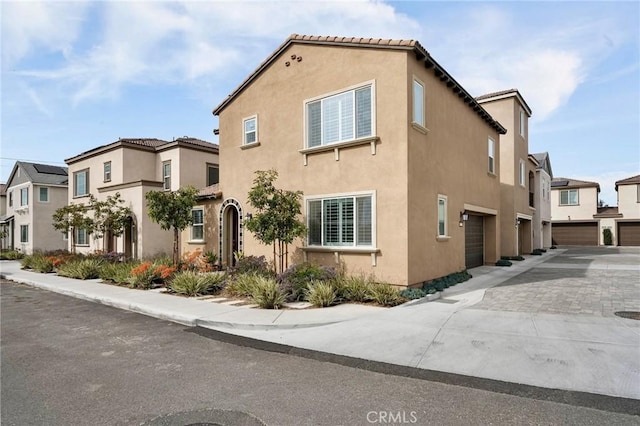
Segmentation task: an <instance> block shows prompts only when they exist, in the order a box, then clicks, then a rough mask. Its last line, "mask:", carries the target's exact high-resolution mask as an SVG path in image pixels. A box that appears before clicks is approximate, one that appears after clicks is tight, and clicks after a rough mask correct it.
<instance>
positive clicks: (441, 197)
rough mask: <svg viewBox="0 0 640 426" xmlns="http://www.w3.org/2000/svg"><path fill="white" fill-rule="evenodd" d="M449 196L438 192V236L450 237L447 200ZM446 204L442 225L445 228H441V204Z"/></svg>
mask: <svg viewBox="0 0 640 426" xmlns="http://www.w3.org/2000/svg"><path fill="white" fill-rule="evenodd" d="M447 201H448V200H447V196H446V195H442V194H438V204H437V214H436V216H437V218H438V223H437V235H438V237H448V236H449V221H448V215H449V211H448V205H447V204H448V202H447ZM441 203H442V205H443V206H444V212H443V213H444V216H443V217H442V225H443V228H444V229H442V230H441V229H440V223H441V218H440V205H441Z"/></svg>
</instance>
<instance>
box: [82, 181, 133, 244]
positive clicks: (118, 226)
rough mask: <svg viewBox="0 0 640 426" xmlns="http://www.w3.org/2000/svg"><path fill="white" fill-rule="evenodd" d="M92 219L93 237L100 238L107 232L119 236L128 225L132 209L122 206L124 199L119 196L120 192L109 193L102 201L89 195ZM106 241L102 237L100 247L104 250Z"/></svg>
mask: <svg viewBox="0 0 640 426" xmlns="http://www.w3.org/2000/svg"><path fill="white" fill-rule="evenodd" d="M91 201H92V205H91V208H92V209H93V220H94V235H93V236H94V238H96V239H97V238H102V237H104V236H105V234H106V233H107V232H110V233H111V235H113V236H115V237H119V236H121V235H122V234H123V233H124V230H125V227H126V226H127V225H128V223H129V221H128V219H129V217H130V216H131V215H132V211H131V209H130V208H129V207H126V206H124V203H125V201H124V200H123V199H122V197H120V193H119V192H116V193H115V195H109V196H107V198H106V199H105V200H104V201H97V200H96V199H95V198H93V197H91ZM106 247H107V241H106V240H105V239H103V241H102V248H103V250H106Z"/></svg>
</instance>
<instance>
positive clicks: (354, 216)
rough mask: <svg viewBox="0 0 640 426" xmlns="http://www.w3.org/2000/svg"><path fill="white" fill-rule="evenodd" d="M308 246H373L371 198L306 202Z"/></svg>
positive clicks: (346, 197) (370, 195)
mask: <svg viewBox="0 0 640 426" xmlns="http://www.w3.org/2000/svg"><path fill="white" fill-rule="evenodd" d="M307 225H308V227H309V240H308V241H309V245H312V246H329V247H331V246H341V247H345V246H352V247H356V246H365V247H370V246H372V245H373V229H374V228H373V227H374V223H373V195H372V194H365V195H353V196H340V197H333V198H319V199H312V200H308V201H307Z"/></svg>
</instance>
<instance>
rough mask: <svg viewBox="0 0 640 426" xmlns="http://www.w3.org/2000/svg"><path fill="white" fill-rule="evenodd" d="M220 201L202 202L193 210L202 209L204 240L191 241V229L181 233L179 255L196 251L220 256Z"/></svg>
mask: <svg viewBox="0 0 640 426" xmlns="http://www.w3.org/2000/svg"><path fill="white" fill-rule="evenodd" d="M220 204H221V200H213V199H211V200H204V201H201V202H199V203H198V204H197V205H196V207H195V208H200V207H202V208H203V209H204V240H203V241H192V240H191V227H188V228H187V229H185V230H184V231H182V233H181V235H180V253H182V254H184V253H187V252H193V251H196V250H198V249H199V250H200V251H202V253H207V252H212V253H214V254H215V255H216V256H218V257H219V256H220V253H219V252H220V250H219V244H218V243H219V239H220V238H219V231H220V226H219V217H220V214H219V212H220Z"/></svg>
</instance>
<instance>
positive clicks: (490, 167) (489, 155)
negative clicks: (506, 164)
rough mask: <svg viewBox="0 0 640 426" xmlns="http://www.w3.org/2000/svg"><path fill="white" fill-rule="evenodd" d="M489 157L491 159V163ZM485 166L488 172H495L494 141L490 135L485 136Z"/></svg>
mask: <svg viewBox="0 0 640 426" xmlns="http://www.w3.org/2000/svg"><path fill="white" fill-rule="evenodd" d="M491 151H493V152H491ZM489 159H493V164H491V162H490V161H489ZM487 168H488V170H489V173H491V174H493V175H495V174H496V141H495V140H494V139H493V138H492V137H491V136H489V137H488V138H487Z"/></svg>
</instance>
